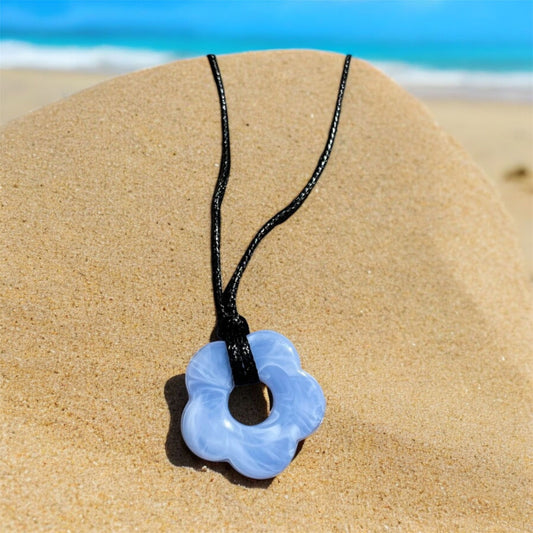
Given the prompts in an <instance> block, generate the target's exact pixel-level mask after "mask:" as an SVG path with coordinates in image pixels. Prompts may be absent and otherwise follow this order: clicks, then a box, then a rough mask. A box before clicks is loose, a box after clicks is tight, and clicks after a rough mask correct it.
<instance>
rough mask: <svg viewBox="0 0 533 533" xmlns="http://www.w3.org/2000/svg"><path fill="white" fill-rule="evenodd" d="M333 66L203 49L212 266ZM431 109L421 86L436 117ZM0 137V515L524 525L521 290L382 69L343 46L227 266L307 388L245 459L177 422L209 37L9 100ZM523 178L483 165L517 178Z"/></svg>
mask: <svg viewBox="0 0 533 533" xmlns="http://www.w3.org/2000/svg"><path fill="white" fill-rule="evenodd" d="M342 61H343V58H342V57H341V56H338V55H332V54H319V53H310V52H305V53H304V52H287V53H281V52H279V53H261V54H248V55H242V56H230V57H223V58H220V65H221V69H222V72H223V75H224V81H225V85H226V90H227V94H228V105H229V110H230V125H231V132H232V149H233V152H232V156H233V166H232V177H231V180H230V185H229V188H228V192H227V196H226V200H225V204H224V208H223V217H224V229H223V269H224V272H225V274H226V276H228V275H229V273H230V271H231V270H232V269H233V266H234V265H235V264H236V262H237V260H238V258H239V257H240V254H241V252H242V250H243V248H244V247H245V246H246V244H247V242H248V241H249V239H250V237H251V236H252V234H253V232H254V231H255V230H256V229H257V227H258V226H259V225H260V224H261V223H262V222H263V221H264V220H265V219H266V218H267V217H268V216H269V215H270V214H272V213H273V212H274V211H275V210H277V209H279V208H280V207H281V206H283V205H285V203H286V202H287V200H288V199H290V198H292V196H293V195H294V194H295V193H296V192H297V191H298V190H299V188H300V187H301V185H302V184H303V183H304V182H305V181H306V180H307V178H308V175H309V174H310V172H311V171H312V169H313V167H314V165H315V163H316V160H317V157H318V155H319V154H320V152H321V150H322V147H323V142H324V138H325V135H326V132H327V129H328V125H329V121H330V118H331V112H332V109H333V105H334V100H335V96H336V90H337V84H338V79H339V76H340V71H341V67H342ZM454 105H455V104H448V103H446V102H443V103H441V104H440V108H439V107H438V106H437V107H435V114H436V116H437V118H438V121H439V122H441V123H442V124H443V125H445V121H446V120H447V118H450V119H451V114H450V113H449V112H448V110H447V107H448V106H449V108H450V109H453V108H454ZM461 105H464V104H461ZM465 108H466V106H465ZM439 109H440V111H439ZM456 109H457V107H456ZM490 109H491V107H490V106H487V110H490ZM492 109H495V108H494V107H492ZM523 109H527V108H523ZM479 110H480V114H481V115H483V113H481V107H479ZM518 115H520V113H517V116H518ZM483 116H486V115H483ZM506 116H507V115H506V114H505V113H502V116H501V120H502V121H503V122H505V117H506ZM461 120H462V121H463V124H464V123H465V121H466V117H461ZM487 120H488V119H487ZM445 127H446V129H449V128H448V126H446V125H445ZM513 127H514V128H515V127H516V126H513ZM468 131H469V130H468V129H466V127H465V128H464V130H463V133H464V135H465V139H466V137H467V136H468V135H469V134H468ZM509 131H512V128H511V130H509ZM457 137H458V138H460V135H459V134H457ZM461 140H462V141H463V142H465V144H466V140H463V139H461ZM1 149H2V169H1V172H2V173H1V183H2V197H1V198H2V208H1V211H0V216H1V218H0V224H1V225H2V233H3V235H4V237H3V241H4V242H3V247H2V248H1V255H0V265H1V266H0V268H1V269H2V275H1V277H0V283H1V287H0V294H1V295H2V296H1V297H0V298H1V309H0V310H1V312H2V313H3V316H2V326H3V327H2V343H1V351H2V357H1V358H0V365H1V367H0V370H1V376H2V390H1V401H2V403H1V413H2V419H1V424H2V428H1V435H2V442H1V453H0V457H1V458H2V459H1V461H2V472H1V476H0V484H1V486H0V492H1V493H2V495H3V501H2V504H1V508H0V511H1V516H0V519H1V523H2V524H3V527H4V528H6V529H8V530H27V531H35V530H60V531H62V530H69V529H70V530H76V531H83V530H97V531H103V530H120V531H131V530H135V529H136V528H137V529H139V530H142V531H146V530H173V531H175V530H191V531H197V530H201V531H212V530H257V531H260V530H269V531H270V530H279V531H302V530H308V531H327V530H333V531H359V530H361V531H382V530H398V531H502V532H503V531H505V532H507V531H527V530H529V529H530V528H531V524H532V520H533V515H532V509H531V486H532V482H533V475H532V469H531V460H530V451H531V443H532V432H531V429H532V428H531V423H530V421H531V405H532V392H531V391H532V387H531V356H532V348H531V347H532V346H533V338H532V331H533V329H532V327H531V325H532V314H531V291H530V284H529V281H528V273H527V271H526V269H525V267H524V264H523V260H522V255H521V252H520V249H519V244H518V239H517V234H516V230H515V226H514V224H513V221H512V219H511V217H510V216H509V215H508V213H507V211H506V209H505V208H504V207H503V204H502V202H501V198H500V195H499V194H498V193H497V192H496V190H495V189H494V187H493V185H492V184H491V183H490V181H489V180H488V179H487V178H486V176H485V175H484V173H483V172H482V171H481V169H480V167H479V166H478V165H477V164H476V163H475V162H474V160H473V159H472V157H471V156H470V155H468V153H467V152H466V151H465V150H464V149H463V148H461V146H460V145H459V144H458V143H457V142H456V141H455V140H454V139H453V138H452V137H450V135H449V134H448V133H446V132H445V131H443V130H442V129H441V128H440V127H439V125H438V124H436V122H435V119H434V118H433V117H432V116H431V115H430V114H428V112H427V109H426V107H425V106H424V105H422V104H420V103H419V102H418V101H417V100H416V99H414V98H413V97H411V96H410V95H408V94H407V93H405V92H404V91H403V90H401V89H400V88H398V87H397V86H396V85H395V84H393V83H392V82H390V80H388V79H387V78H386V77H384V76H383V75H382V74H380V73H379V72H377V71H375V70H374V69H372V68H370V67H369V66H368V65H367V64H365V63H359V62H354V64H353V65H352V70H351V73H350V77H349V80H348V89H347V93H346V98H345V103H344V109H343V114H342V117H341V123H340V129H339V134H338V138H337V142H336V145H335V148H334V151H333V155H332V159H331V161H330V163H329V165H328V168H327V169H326V171H325V173H324V175H323V177H322V179H321V182H320V183H319V185H318V186H317V189H316V190H315V191H314V192H313V194H312V195H311V197H310V198H309V199H308V201H307V203H306V204H305V206H304V207H303V208H302V210H301V211H300V212H298V214H297V215H295V216H294V217H293V218H292V219H290V220H289V221H287V222H286V223H285V224H284V225H283V226H281V227H280V228H278V229H277V230H275V231H274V232H273V233H272V234H271V235H270V236H269V237H268V238H267V239H266V240H265V241H264V242H263V243H262V244H261V247H260V248H259V249H258V250H257V252H256V255H255V256H254V259H253V260H252V263H251V264H250V267H249V270H248V271H247V272H246V274H245V277H244V279H243V282H242V286H241V290H240V293H239V310H240V312H241V313H242V314H243V315H244V316H246V318H247V319H248V321H249V323H250V326H251V328H252V330H255V329H274V330H276V331H279V332H281V333H283V334H285V335H286V336H287V337H289V338H290V339H291V340H292V342H293V343H294V344H295V346H296V347H297V349H298V350H299V353H300V356H301V359H302V363H303V366H304V368H305V369H306V370H308V371H309V372H311V373H312V374H313V375H314V376H315V377H316V378H317V380H318V381H319V382H320V383H321V385H322V387H323V390H324V392H325V395H326V399H327V413H326V418H325V420H324V423H323V425H322V426H321V428H320V429H319V431H318V432H317V433H316V434H315V435H313V436H312V437H310V438H309V439H307V441H306V442H305V444H304V446H303V447H302V449H301V451H300V453H299V454H298V455H297V457H296V458H295V460H294V461H293V463H292V464H291V465H290V466H289V468H288V469H287V470H286V471H285V472H284V473H282V474H281V475H280V476H279V477H277V478H276V479H274V480H269V481H266V482H255V481H250V480H247V479H246V478H243V477H242V476H240V475H238V474H236V473H235V472H234V471H233V470H232V469H231V468H230V467H229V466H226V465H220V464H210V463H205V462H204V461H201V460H199V459H197V458H195V457H194V456H193V455H191V454H190V453H189V452H188V450H187V449H186V447H185V446H184V443H183V441H182V439H181V436H180V433H179V418H180V415H181V411H182V410H183V407H184V404H185V401H186V391H185V388H184V377H183V376H184V372H185V369H186V365H187V362H188V361H189V359H190V357H191V356H192V354H193V353H194V352H195V351H196V350H197V349H198V348H199V347H200V346H202V345H203V344H205V343H206V342H207V341H208V339H209V337H210V334H211V331H212V329H213V326H214V309H213V302H212V293H211V286H210V266H209V264H210V263H209V261H210V259H209V202H210V197H211V194H212V189H213V185H214V182H215V180H216V175H217V164H218V161H219V156H220V124H219V109H218V102H217V97H216V90H215V87H214V84H213V81H212V78H211V73H210V71H209V68H208V65H207V62H206V61H205V59H203V58H202V59H198V60H193V61H185V62H178V63H175V64H171V65H168V66H165V67H162V68H158V69H155V70H151V71H144V72H139V73H135V74H131V75H129V76H125V77H120V78H116V79H113V80H110V81H108V82H106V83H104V84H101V85H98V86H96V87H94V88H91V89H88V90H86V91H83V92H82V93H79V94H77V95H74V96H72V97H70V98H68V99H65V100H63V101H61V102H60V103H58V104H55V105H52V106H49V107H46V108H44V109H42V110H39V111H37V112H35V113H33V114H31V115H28V116H26V117H24V118H22V119H18V120H14V121H12V122H10V123H9V124H8V125H7V126H6V127H5V128H4V129H3V132H2V147H1ZM475 157H476V156H475ZM509 163H510V164H509V165H508V164H507V163H504V164H502V167H501V168H502V169H506V168H507V166H513V165H516V164H522V162H521V161H518V160H517V159H516V158H514V159H513V161H512V162H511V161H509ZM524 164H529V163H527V161H526V162H525V163H524ZM498 179H500V178H498ZM529 179H530V178H529V177H528V176H526V177H525V178H521V177H520V176H514V177H512V178H511V179H509V180H508V181H507V182H506V186H507V185H508V186H509V187H515V189H513V191H519V193H517V194H523V195H525V194H526V193H527V183H528V181H527V180H529Z"/></svg>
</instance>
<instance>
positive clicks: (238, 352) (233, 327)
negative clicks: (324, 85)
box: [207, 54, 352, 386]
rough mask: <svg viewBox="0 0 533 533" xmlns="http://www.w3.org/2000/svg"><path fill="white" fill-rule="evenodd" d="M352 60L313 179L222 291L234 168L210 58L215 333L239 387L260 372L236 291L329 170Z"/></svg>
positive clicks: (264, 231) (269, 225)
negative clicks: (214, 123)
mask: <svg viewBox="0 0 533 533" xmlns="http://www.w3.org/2000/svg"><path fill="white" fill-rule="evenodd" d="M351 57H352V56H351V55H347V56H346V58H345V60H344V68H343V71H342V76H341V81H340V84H339V91H338V94H337V103H336V106H335V112H334V114H333V119H332V121H331V126H330V128H329V135H328V140H327V142H326V146H325V147H324V151H323V152H322V154H321V156H320V158H319V160H318V163H317V166H316V168H315V171H314V172H313V175H312V176H311V178H310V179H309V181H308V182H307V183H306V185H305V187H304V188H303V189H302V190H301V191H300V193H299V194H298V195H297V196H296V197H295V198H294V200H292V202H290V203H289V204H288V205H287V206H285V207H284V208H283V209H282V210H281V211H279V212H278V213H276V214H275V215H274V216H273V217H272V218H271V219H270V220H268V221H267V222H266V223H265V224H264V225H263V226H262V227H261V229H260V230H259V231H258V232H257V233H256V234H255V236H254V238H253V239H252V240H251V242H250V244H249V245H248V248H247V249H246V251H245V252H244V254H243V256H242V258H241V260H240V262H239V264H238V265H237V268H236V269H235V272H234V273H233V276H232V277H231V279H230V281H229V283H228V285H227V286H226V289H223V287H222V269H221V263H220V226H221V220H220V207H221V205H222V200H223V199H224V193H225V192H226V186H227V184H228V179H229V174H230V167H231V154H230V137H229V120H228V107H227V103H226V95H225V92H224V85H223V83H222V76H221V74H220V69H219V67H218V63H217V59H216V56H215V55H213V54H210V55H208V56H207V58H208V60H209V64H210V66H211V70H212V72H213V77H214V79H215V83H216V86H217V90H218V97H219V101H220V117H221V124H222V154H221V158H220V170H219V174H218V179H217V183H216V186H215V191H214V193H213V200H212V203H211V270H212V280H213V293H214V298H215V308H216V313H217V328H216V332H217V335H218V337H219V338H220V339H222V340H224V341H225V342H226V346H227V349H228V357H229V361H230V365H231V370H232V373H233V381H234V383H235V385H237V386H238V385H247V384H253V383H258V382H259V376H258V374H257V368H256V366H255V362H254V359H253V355H252V351H251V349H250V345H249V343H248V339H247V338H246V335H248V333H250V328H249V327H248V323H247V322H246V319H245V318H244V317H242V316H241V315H239V313H238V311H237V290H238V289H239V283H240V281H241V278H242V275H243V273H244V271H245V269H246V267H247V266H248V263H249V261H250V258H251V257H252V254H253V253H254V251H255V249H256V248H257V246H258V245H259V243H260V242H261V241H262V240H263V239H264V238H265V237H266V236H267V235H268V234H269V233H270V232H271V231H272V230H273V229H274V228H275V227H276V226H278V225H279V224H282V223H283V222H285V221H286V220H287V219H288V218H289V217H290V216H292V215H293V214H294V213H295V212H296V211H297V210H298V209H299V208H300V206H301V205H302V204H303V203H304V201H305V200H306V198H307V197H308V196H309V194H310V193H311V191H312V190H313V188H314V186H315V185H316V183H317V181H318V179H319V178H320V176H321V175H322V172H323V171H324V168H326V164H327V162H328V160H329V156H330V154H331V150H332V148H333V143H334V141H335V136H336V134H337V129H338V124H339V118H340V113H341V106H342V99H343V97H344V92H345V89H346V80H347V79H348V71H349V68H350V60H351Z"/></svg>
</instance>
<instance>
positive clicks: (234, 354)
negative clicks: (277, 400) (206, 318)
mask: <svg viewBox="0 0 533 533" xmlns="http://www.w3.org/2000/svg"><path fill="white" fill-rule="evenodd" d="M248 333H250V328H249V327H248V322H247V321H246V319H245V318H244V317H243V316H241V315H239V314H238V313H237V314H232V315H227V314H222V315H221V316H219V317H218V320H217V326H216V334H217V336H218V338H219V339H221V340H223V341H224V342H225V343H226V348H227V350H228V358H229V363H230V366H231V372H232V374H233V381H234V383H235V385H237V386H239V385H254V384H255V383H259V375H258V373H257V367H256V366H255V361H254V358H253V355H252V350H251V348H250V344H249V343H248V339H247V337H246V336H247V335H248Z"/></svg>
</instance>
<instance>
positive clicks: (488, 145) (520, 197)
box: [0, 70, 533, 280]
mask: <svg viewBox="0 0 533 533" xmlns="http://www.w3.org/2000/svg"><path fill="white" fill-rule="evenodd" d="M111 77H112V75H111V74H109V73H82V72H55V71H31V70H0V124H5V123H7V122H8V121H9V120H12V119H14V118H18V117H21V116H23V115H25V114H27V113H29V112H30V111H33V110H35V109H38V108H40V107H42V106H44V105H47V104H49V103H51V102H55V101H58V100H60V99H61V98H64V97H66V96H68V95H70V94H73V93H75V92H77V91H80V90H82V89H85V88H87V87H90V86H92V85H95V84H97V83H100V82H103V81H105V80H108V79H110V78H111ZM422 100H423V102H424V103H425V105H426V106H427V107H428V108H429V110H430V112H431V113H432V114H433V116H434V117H435V119H436V120H437V121H438V122H439V124H440V125H441V126H442V128H443V129H444V130H445V131H447V132H448V133H450V134H451V135H452V136H453V137H455V138H456V139H457V140H458V141H459V143H460V144H461V145H462V146H463V147H464V148H465V149H466V150H467V151H468V152H469V154H470V155H471V156H472V157H473V159H474V161H476V162H477V163H478V164H479V166H480V167H481V168H482V169H483V171H484V172H485V173H486V175H487V176H488V177H489V178H490V180H491V181H492V182H493V184H494V185H495V187H496V189H497V190H498V193H499V194H500V196H501V198H502V201H503V203H504V205H505V207H506V208H507V210H508V212H509V213H510V214H511V216H512V217H513V218H514V220H515V224H516V227H517V229H518V232H519V239H520V244H521V247H522V251H523V253H524V256H525V261H526V266H527V270H528V273H529V276H530V278H531V280H533V104H528V103H516V102H506V101H476V100H475V99H472V100H458V99H446V98H440V99H438V98H432V99H427V98H422Z"/></svg>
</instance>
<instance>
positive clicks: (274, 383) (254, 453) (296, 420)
mask: <svg viewBox="0 0 533 533" xmlns="http://www.w3.org/2000/svg"><path fill="white" fill-rule="evenodd" d="M248 342H249V343H250V347H251V349H252V353H253V356H254V359H255V363H256V366H257V370H258V373H259V378H260V380H261V382H262V383H264V384H265V385H266V386H267V387H268V388H269V389H270V391H271V393H272V397H273V405H272V409H271V412H270V415H269V416H268V418H267V419H266V420H264V421H263V422H261V423H260V424H257V425H255V426H247V425H245V424H241V423H240V422H238V421H237V420H235V419H234V418H233V416H232V415H231V413H230V411H229V407H228V402H229V396H230V394H231V391H232V390H233V377H232V374H231V368H230V365H229V361H228V355H227V350H226V345H225V343H224V342H222V341H217V342H211V343H209V344H207V345H206V346H204V347H203V348H201V349H200V350H199V351H198V352H197V353H196V354H195V355H194V357H193V358H192V359H191V362H190V363H189V365H188V367H187V371H186V374H185V382H186V385H187V390H188V392H189V401H188V403H187V405H186V406H185V409H184V411H183V415H182V419H181V432H182V435H183V439H184V440H185V443H186V444H187V446H188V447H189V448H190V450H191V451H192V452H193V453H195V454H196V455H197V456H199V457H201V458H203V459H205V460H207V461H227V462H229V463H230V464H231V465H232V466H233V468H235V470H237V471H238V472H240V473H241V474H243V475H245V476H247V477H250V478H254V479H268V478H271V477H274V476H276V475H278V474H279V473H280V472H282V471H283V470H284V469H285V468H286V467H287V466H288V465H289V463H290V462H291V461H292V458H293V457H294V454H295V452H296V447H297V445H298V442H299V441H301V440H302V439H305V438H306V437H308V436H309V435H310V434H311V433H313V431H315V430H316V429H317V428H318V426H319V425H320V423H321V422H322V419H323V418H324V412H325V408H326V400H325V398H324V394H323V393H322V389H321V388H320V385H319V384H318V383H317V381H316V380H315V379H314V378H313V377H312V376H311V375H310V374H308V373H307V372H304V371H303V370H302V368H301V366H300V359H299V357H298V353H297V352H296V349H295V348H294V346H293V344H292V343H291V342H290V341H289V339H287V338H286V337H284V336H283V335H281V334H279V333H276V332H275V331H268V330H263V331H256V332H254V333H250V334H249V335H248Z"/></svg>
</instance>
